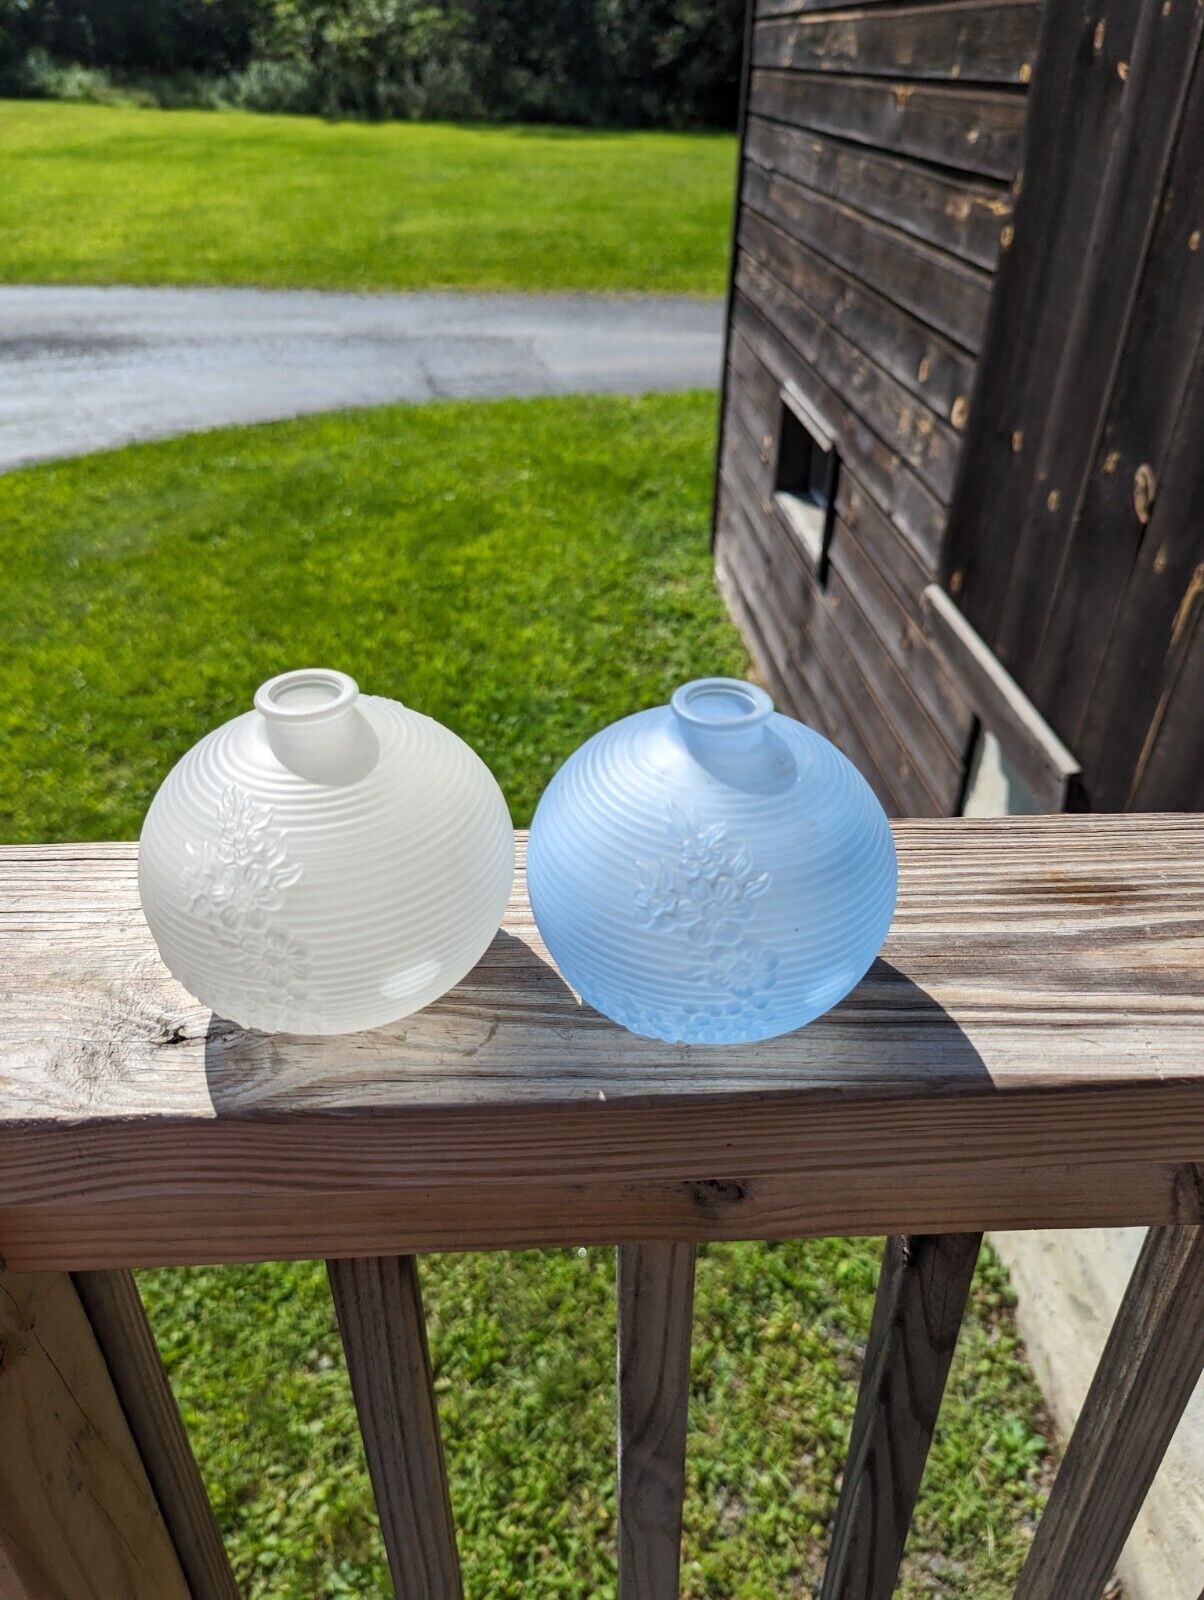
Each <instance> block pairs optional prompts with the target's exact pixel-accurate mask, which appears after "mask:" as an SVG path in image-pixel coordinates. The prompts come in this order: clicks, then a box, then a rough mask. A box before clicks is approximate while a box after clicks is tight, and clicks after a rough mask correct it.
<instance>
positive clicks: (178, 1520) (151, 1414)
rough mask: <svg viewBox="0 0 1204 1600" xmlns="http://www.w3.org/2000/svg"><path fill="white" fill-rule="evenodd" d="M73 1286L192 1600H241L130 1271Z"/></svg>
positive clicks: (85, 1278)
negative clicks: (107, 1371) (93, 1335)
mask: <svg viewBox="0 0 1204 1600" xmlns="http://www.w3.org/2000/svg"><path fill="white" fill-rule="evenodd" d="M73 1281H74V1284H75V1290H76V1293H77V1294H78V1295H79V1298H80V1300H81V1302H82V1303H83V1307H84V1310H85V1311H86V1312H87V1314H88V1321H89V1322H90V1323H91V1324H92V1332H93V1333H94V1334H95V1335H96V1342H97V1344H98V1345H99V1346H100V1349H101V1352H102V1353H103V1355H104V1358H105V1363H106V1365H107V1366H108V1369H109V1376H110V1378H111V1379H112V1381H113V1387H114V1389H115V1390H116V1391H117V1398H118V1400H119V1401H120V1402H121V1409H122V1410H123V1411H124V1413H125V1420H126V1422H127V1423H128V1424H129V1429H130V1432H131V1434H132V1435H133V1438H134V1443H135V1444H136V1445H137V1447H138V1453H139V1454H140V1455H141V1457H142V1464H143V1466H144V1467H145V1469H146V1475H147V1477H148V1479H149V1480H150V1485H151V1488H152V1489H153V1490H154V1492H155V1498H156V1499H157V1500H158V1502H159V1509H160V1511H161V1512H162V1513H163V1520H164V1522H165V1523H166V1524H167V1529H168V1532H169V1533H170V1534H171V1538H172V1543H173V1544H174V1545H175V1549H176V1555H177V1556H178V1557H179V1561H180V1565H181V1567H183V1569H184V1575H185V1577H186V1578H187V1579H188V1587H189V1591H190V1593H191V1595H192V1600H238V1585H237V1584H236V1583H235V1581H234V1573H233V1572H232V1571H231V1569H230V1559H229V1557H228V1556H227V1554H226V1547H225V1545H224V1544H223V1543H222V1536H221V1534H220V1533H219V1531H218V1526H217V1522H216V1520H215V1518H214V1515H213V1508H212V1506H211V1505H210V1504H209V1496H208V1494H207V1493H206V1491H205V1485H204V1482H203V1480H202V1478H201V1474H200V1469H199V1468H198V1466H197V1464H196V1457H195V1456H194V1455H193V1453H192V1446H191V1444H190V1443H189V1440H188V1433H187V1430H186V1429H185V1427H184V1421H183V1418H182V1417H181V1416H180V1411H179V1407H178V1406H177V1405H176V1400H175V1396H174V1395H173V1394H172V1391H171V1382H170V1380H169V1378H168V1376H167V1373H166V1371H165V1370H164V1367H163V1362H162V1360H161V1359H160V1357H159V1349H158V1346H157V1345H156V1344H155V1336H154V1334H153V1332H152V1331H151V1326H150V1323H149V1321H148V1320H147V1316H146V1310H145V1307H144V1306H143V1304H142V1296H141V1295H140V1294H139V1293H138V1286H137V1284H136V1283H135V1282H134V1275H133V1273H131V1272H126V1271H124V1270H120V1269H117V1270H114V1271H110V1272H77V1273H75V1274H74V1278H73Z"/></svg>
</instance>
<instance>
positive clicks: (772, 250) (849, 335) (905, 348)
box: [739, 208, 974, 420]
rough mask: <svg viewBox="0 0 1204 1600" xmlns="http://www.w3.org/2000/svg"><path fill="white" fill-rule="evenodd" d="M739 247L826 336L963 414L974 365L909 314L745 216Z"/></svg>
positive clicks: (940, 409) (937, 405)
mask: <svg viewBox="0 0 1204 1600" xmlns="http://www.w3.org/2000/svg"><path fill="white" fill-rule="evenodd" d="M739 242H740V247H741V250H742V251H743V252H744V253H746V254H747V255H748V256H750V257H752V259H754V260H755V261H757V262H758V263H759V264H760V265H761V266H763V267H765V268H767V269H768V270H769V271H770V272H772V273H773V275H774V277H775V278H777V279H778V280H779V281H780V282H781V283H783V284H785V285H786V287H787V288H789V289H790V290H792V291H793V292H794V293H795V294H797V295H798V296H799V297H800V298H801V299H802V300H804V301H806V303H807V305H809V306H810V307H811V309H812V310H813V311H814V312H815V314H816V315H817V316H818V317H819V318H820V319H821V320H822V321H824V322H825V323H827V325H828V326H829V327H831V328H834V329H836V330H837V332H839V333H841V334H843V335H844V337H845V338H846V339H848V341H849V343H850V344H852V345H855V346H856V347H857V349H858V350H860V351H861V353H862V354H863V355H867V356H870V357H871V358H872V359H873V360H874V361H876V362H877V363H878V365H879V366H881V367H882V368H883V369H884V370H885V371H886V372H889V373H890V375H891V376H892V377H893V378H894V379H896V380H897V382H899V383H900V384H902V385H903V387H904V388H906V389H909V390H910V391H911V392H912V394H914V395H916V396H917V398H919V399H920V400H921V401H923V402H924V403H925V404H927V405H928V406H930V407H931V408H932V410H933V411H934V412H935V413H936V415H937V416H939V417H941V418H943V419H945V420H948V419H949V417H950V415H951V414H952V413H953V412H954V411H955V410H956V411H957V413H958V415H959V416H960V415H961V413H962V412H963V411H964V410H968V406H969V400H968V396H969V393H970V388H971V385H972V383H973V380H974V362H973V360H972V359H971V357H970V356H968V355H967V354H966V352H965V351H964V350H961V349H959V347H958V346H957V345H955V344H954V343H953V341H952V340H951V339H946V338H945V337H944V335H943V334H940V333H937V331H936V330H935V329H934V328H930V327H929V326H928V325H927V323H924V322H921V321H920V319H919V318H918V317H916V316H915V315H914V314H913V313H912V312H910V311H905V310H903V308H902V307H901V306H897V305H895V303H894V302H893V301H892V300H888V299H886V298H885V296H883V295H880V294H878V292H877V291H876V290H874V289H870V288H867V287H866V285H865V284H863V283H860V282H859V281H858V280H857V279H856V278H854V277H852V276H851V275H850V274H849V273H848V272H846V271H845V269H844V268H843V267H838V266H836V265H834V264H833V263H832V262H830V261H827V260H825V258H824V257H823V256H821V255H818V254H817V253H816V252H815V251H814V250H811V249H810V248H809V247H808V246H807V245H805V244H802V243H800V242H799V241H798V240H797V239H792V238H791V237H790V235H789V234H788V233H786V232H785V231H784V230H783V229H782V228H780V227H778V226H777V224H776V223H773V222H770V221H769V220H768V219H767V218H765V217H762V216H760V215H759V214H758V213H757V212H755V211H753V210H751V209H749V208H745V210H744V212H743V215H742V217H741V221H740V241H739Z"/></svg>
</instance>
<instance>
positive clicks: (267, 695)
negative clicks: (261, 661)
mask: <svg viewBox="0 0 1204 1600" xmlns="http://www.w3.org/2000/svg"><path fill="white" fill-rule="evenodd" d="M359 692H360V691H359V685H358V684H357V683H356V681H355V679H354V678H349V677H348V676H347V674H346V673H345V672H335V671H333V670H331V669H330V668H328V667H302V668H301V669H300V670H299V671H296V672H282V673H280V674H279V675H278V676H277V677H275V678H269V679H268V681H267V683H264V684H261V685H260V687H259V688H258V689H257V690H256V691H255V709H256V711H258V712H259V713H260V715H261V716H262V717H263V720H264V726H265V731H266V734H267V740H268V744H269V745H270V746H271V748H272V753H273V754H274V755H275V757H276V759H277V760H278V761H279V762H280V764H281V765H282V766H284V767H287V768H288V769H289V771H290V772H294V773H296V775H297V776H298V777H299V778H304V779H306V780H307V781H309V782H311V783H321V784H337V785H343V784H347V783H354V782H355V781H356V780H357V779H359V778H362V777H364V776H365V775H366V774H367V773H368V772H370V771H371V770H372V767H373V766H374V765H375V763H376V757H377V754H378V746H377V741H376V735H375V734H374V733H373V731H372V729H371V727H370V726H369V725H368V722H367V721H366V719H365V718H364V715H363V713H362V712H361V711H360V709H359V707H358V705H357V704H356V702H357V701H358V699H359Z"/></svg>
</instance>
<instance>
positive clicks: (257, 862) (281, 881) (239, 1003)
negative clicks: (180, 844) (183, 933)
mask: <svg viewBox="0 0 1204 1600" xmlns="http://www.w3.org/2000/svg"><path fill="white" fill-rule="evenodd" d="M184 851H185V855H186V857H187V862H186V865H185V867H184V872H183V887H184V892H185V894H186V895H187V896H188V898H189V902H190V904H191V907H192V909H193V911H194V912H196V914H197V915H198V916H201V917H204V918H206V919H207V920H208V921H210V922H211V923H212V925H213V931H214V933H215V935H216V937H217V938H218V939H219V940H220V941H221V942H222V944H223V945H224V946H226V947H227V948H229V949H231V950H233V951H235V952H236V953H237V955H238V958H239V961H240V963H241V973H242V983H241V984H240V985H239V986H238V987H236V988H232V989H231V990H230V997H229V1001H228V1003H229V1004H230V1005H231V1007H232V1009H238V1010H243V1009H246V1005H245V1003H244V1002H245V1001H248V1000H251V999H252V998H254V999H255V1000H256V1009H257V1010H258V1012H259V1013H260V1014H261V1015H263V1014H265V1007H264V1004H263V1002H264V1001H265V1000H266V1001H268V1002H269V1003H270V1005H273V1006H274V1007H275V1009H274V1010H273V1011H272V1013H271V1014H272V1015H275V1016H278V1017H279V1018H281V1019H283V1020H282V1021H281V1023H280V1025H281V1026H283V1025H284V1020H287V1017H288V1015H289V1014H290V1010H289V1008H292V1010H294V1011H295V1009H296V1007H297V1006H299V1005H300V1004H301V1003H302V1002H304V1000H305V998H306V995H307V987H308V980H309V952H308V950H307V949H306V947H305V945H304V943H303V942H302V941H301V940H299V939H294V938H293V937H292V936H291V935H290V934H289V933H287V932H286V930H285V929H283V928H281V927H280V926H278V925H277V924H275V923H273V922H272V921H271V917H270V913H272V912H273V911H276V910H277V909H278V908H279V907H280V906H281V904H282V903H283V901H284V893H285V890H286V889H289V888H291V887H292V885H293V884H294V883H296V882H297V880H298V879H299V878H300V876H301V868H300V866H299V865H294V864H293V863H291V862H290V861H289V859H288V854H287V851H286V848H285V839H284V834H283V833H282V832H281V830H280V829H279V828H277V827H276V826H275V823H274V819H273V813H272V810H271V807H270V806H264V805H260V804H258V803H257V802H256V801H254V800H252V799H251V798H250V797H249V796H248V795H245V794H243V793H240V792H239V791H238V790H236V789H235V788H234V787H233V786H230V787H228V788H227V789H226V790H225V791H224V792H223V794H222V798H221V802H220V805H219V808H218V837H217V841H216V843H215V842H213V841H209V842H207V843H205V844H204V845H202V846H201V847H200V849H197V848H196V846H194V845H192V844H189V843H186V844H185V846H184Z"/></svg>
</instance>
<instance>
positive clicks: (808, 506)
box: [773, 384, 839, 573]
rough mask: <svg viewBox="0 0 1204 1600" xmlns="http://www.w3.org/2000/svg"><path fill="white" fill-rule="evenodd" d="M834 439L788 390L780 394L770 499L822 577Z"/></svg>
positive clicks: (832, 503) (832, 494)
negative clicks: (771, 495) (776, 443)
mask: <svg viewBox="0 0 1204 1600" xmlns="http://www.w3.org/2000/svg"><path fill="white" fill-rule="evenodd" d="M838 471H839V459H838V457H837V454H836V440H835V438H834V437H833V435H832V433H831V432H830V430H829V429H828V428H826V427H825V426H824V424H823V422H822V421H821V419H820V418H819V417H817V416H816V414H815V412H814V411H813V410H812V409H811V407H810V406H809V405H808V404H807V402H806V401H805V400H804V399H803V397H802V395H801V394H799V392H798V390H797V389H795V388H794V386H793V384H787V385H786V387H785V388H784V389H783V390H782V395H781V414H780V417H779V420H778V448H777V458H776V460H775V462H774V478H773V488H774V498H775V500H776V501H777V504H778V507H779V509H780V510H781V512H782V514H783V515H784V516H785V518H786V520H787V522H788V523H789V524H790V526H791V528H792V529H793V530H794V533H795V534H796V536H797V537H798V540H799V542H800V544H801V545H802V546H803V549H804V550H805V551H806V553H807V556H808V558H809V560H810V562H811V564H812V566H814V567H815V568H816V569H817V570H819V571H820V572H821V573H822V570H823V567H824V565H825V561H826V557H827V552H828V542H829V540H830V539H831V536H832V518H833V515H834V513H835V509H836V478H837V473H838Z"/></svg>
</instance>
